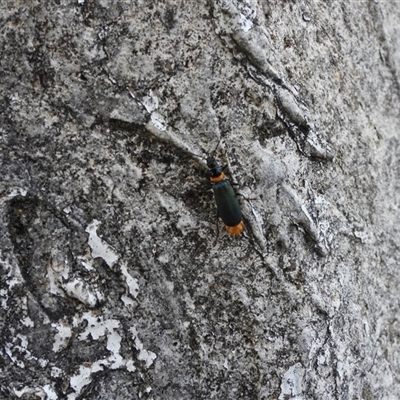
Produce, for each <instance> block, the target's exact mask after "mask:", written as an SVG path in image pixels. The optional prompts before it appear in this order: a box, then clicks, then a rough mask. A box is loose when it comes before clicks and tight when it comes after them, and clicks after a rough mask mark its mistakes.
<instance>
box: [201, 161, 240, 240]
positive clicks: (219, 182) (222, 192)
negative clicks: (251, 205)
mask: <svg viewBox="0 0 400 400" xmlns="http://www.w3.org/2000/svg"><path fill="white" fill-rule="evenodd" d="M207 166H208V168H209V169H210V180H211V182H212V183H213V190H214V196H215V201H216V203H217V209H218V215H219V216H220V217H221V219H222V221H223V222H224V224H225V228H226V230H227V231H228V233H230V234H231V235H239V234H240V233H242V231H243V229H244V224H243V217H242V211H241V210H240V206H239V202H238V199H237V197H236V195H235V192H234V191H233V189H232V186H231V184H230V183H229V181H228V180H227V179H225V174H224V172H223V169H222V167H221V166H219V165H218V163H217V162H216V161H215V159H214V158H212V157H210V158H208V159H207Z"/></svg>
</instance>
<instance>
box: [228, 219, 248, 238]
mask: <svg viewBox="0 0 400 400" xmlns="http://www.w3.org/2000/svg"><path fill="white" fill-rule="evenodd" d="M225 229H226V230H227V231H228V233H229V234H230V235H240V234H241V233H242V232H243V229H244V223H243V221H240V222H239V223H238V224H237V225H235V226H228V225H225Z"/></svg>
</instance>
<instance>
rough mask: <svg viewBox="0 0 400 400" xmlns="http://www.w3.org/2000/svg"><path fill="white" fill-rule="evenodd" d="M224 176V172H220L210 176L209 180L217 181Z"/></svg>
mask: <svg viewBox="0 0 400 400" xmlns="http://www.w3.org/2000/svg"><path fill="white" fill-rule="evenodd" d="M224 178H225V174H224V173H223V172H221V173H220V174H219V175H218V176H210V180H211V182H214V183H217V182H220V181H222V180H223V179H224Z"/></svg>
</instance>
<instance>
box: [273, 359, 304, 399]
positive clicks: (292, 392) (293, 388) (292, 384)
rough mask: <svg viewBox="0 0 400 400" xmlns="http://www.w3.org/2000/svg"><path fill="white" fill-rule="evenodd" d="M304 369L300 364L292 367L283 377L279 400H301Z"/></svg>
mask: <svg viewBox="0 0 400 400" xmlns="http://www.w3.org/2000/svg"><path fill="white" fill-rule="evenodd" d="M304 374H305V371H304V368H303V366H302V365H301V364H300V363H297V364H294V365H292V366H291V367H290V368H289V369H288V370H287V371H286V372H285V374H284V375H283V377H282V383H281V394H280V395H279V400H284V399H296V400H303V399H305V398H304V397H303V395H302V394H303V390H304V387H303V381H304Z"/></svg>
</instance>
